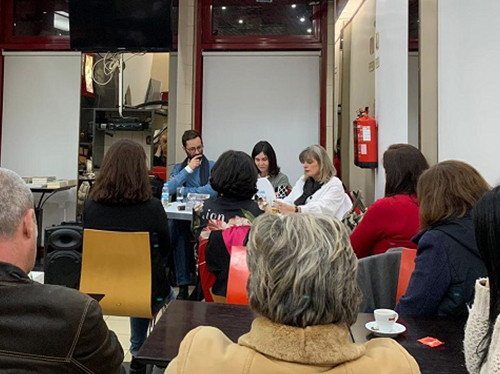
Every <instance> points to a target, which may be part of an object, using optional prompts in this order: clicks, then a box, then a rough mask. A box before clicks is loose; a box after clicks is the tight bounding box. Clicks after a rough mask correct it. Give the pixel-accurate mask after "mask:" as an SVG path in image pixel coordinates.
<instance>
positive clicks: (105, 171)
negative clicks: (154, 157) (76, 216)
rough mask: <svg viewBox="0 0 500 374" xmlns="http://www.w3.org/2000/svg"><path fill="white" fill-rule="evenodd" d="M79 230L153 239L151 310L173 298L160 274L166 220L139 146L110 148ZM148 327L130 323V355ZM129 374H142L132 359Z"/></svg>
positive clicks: (129, 143) (167, 247)
mask: <svg viewBox="0 0 500 374" xmlns="http://www.w3.org/2000/svg"><path fill="white" fill-rule="evenodd" d="M83 227H84V228H88V229H96V230H109V231H138V232H149V233H150V234H155V235H156V236H157V238H158V246H151V276H152V279H151V282H152V292H151V304H152V308H153V310H154V311H157V310H159V309H160V308H161V306H162V305H164V304H165V302H166V301H168V300H170V299H171V298H174V297H175V293H174V291H173V289H172V288H171V287H170V283H169V281H168V279H167V276H166V272H165V262H166V259H167V257H168V255H169V252H170V236H169V231H168V221H167V215H166V213H165V210H164V209H163V206H162V204H161V202H160V200H158V199H155V198H153V197H152V196H151V184H150V182H149V177H148V168H147V163H146V153H145V152H144V149H143V148H142V147H141V145H140V144H139V143H136V142H134V141H132V140H128V139H122V140H119V141H117V142H116V143H114V144H113V145H112V146H111V147H110V148H109V150H108V152H107V153H106V156H105V157H104V160H103V162H102V166H101V170H100V173H99V176H98V177H97V179H96V181H95V184H94V186H93V188H92V190H91V193H90V199H88V200H87V201H86V202H85V209H84V212H83ZM148 325H149V319H145V318H130V332H131V334H130V352H131V353H132V356H135V355H136V354H137V352H138V351H139V349H140V348H141V346H142V344H143V343H144V341H145V340H146V336H147V332H148ZM132 372H133V373H142V372H145V366H144V365H141V364H139V363H137V362H136V361H135V360H133V361H132V364H131V373H132Z"/></svg>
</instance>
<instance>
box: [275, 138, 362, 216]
mask: <svg viewBox="0 0 500 374" xmlns="http://www.w3.org/2000/svg"><path fill="white" fill-rule="evenodd" d="M299 160H300V162H301V163H302V165H303V166H304V175H303V176H302V177H300V178H299V180H298V181H297V183H295V186H294V187H293V189H292V192H291V193H290V195H288V196H287V197H286V198H284V199H283V200H277V201H276V205H277V206H278V211H279V212H280V213H285V214H286V213H317V214H328V215H331V216H334V217H335V218H337V219H339V220H340V219H342V217H343V216H344V214H346V213H347V211H348V210H349V209H350V208H351V206H352V203H351V200H350V199H349V196H347V194H346V193H345V191H344V187H343V186H342V182H341V181H340V179H338V178H337V177H336V176H335V175H336V173H337V171H336V170H335V167H334V166H333V163H332V161H331V160H330V157H328V154H327V153H326V150H325V149H324V148H323V147H321V146H320V145H312V146H310V147H307V148H306V149H304V150H303V151H302V152H301V153H300V155H299Z"/></svg>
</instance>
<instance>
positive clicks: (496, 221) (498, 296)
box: [464, 187, 500, 374]
mask: <svg viewBox="0 0 500 374" xmlns="http://www.w3.org/2000/svg"><path fill="white" fill-rule="evenodd" d="M472 219H473V221H474V226H475V231H476V242H477V247H478V249H479V253H481V257H482V258H483V260H484V264H485V265H486V270H487V271H488V278H482V279H478V280H477V281H476V294H475V298H474V305H472V308H471V309H470V311H469V318H468V320H467V325H466V327H465V340H464V352H465V363H466V366H467V370H468V371H469V373H471V374H472V373H499V372H500V347H499V346H498V345H499V343H500V320H499V319H498V315H499V314H500V269H499V268H498V265H500V251H499V248H500V187H496V188H494V189H493V190H492V191H490V192H486V193H485V194H484V195H483V197H482V198H481V199H480V200H479V201H478V202H477V204H476V206H475V207H474V209H473V211H472Z"/></svg>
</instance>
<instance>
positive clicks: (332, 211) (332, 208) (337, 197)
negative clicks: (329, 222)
mask: <svg viewBox="0 0 500 374" xmlns="http://www.w3.org/2000/svg"><path fill="white" fill-rule="evenodd" d="M305 181H306V179H305V177H304V176H302V177H300V178H299V180H298V181H297V183H295V186H293V189H292V192H291V193H290V195H288V196H287V197H285V198H284V199H283V200H282V201H283V202H284V203H286V204H290V205H294V201H295V200H297V199H298V198H299V197H300V196H302V193H303V192H304V184H305ZM351 207H352V202H351V199H349V196H347V194H346V193H345V191H344V187H343V186H342V182H341V181H340V179H339V178H337V177H332V179H330V180H329V181H328V182H327V183H325V184H324V185H323V186H322V187H321V188H320V189H319V190H317V191H316V192H315V193H314V194H312V195H311V196H309V197H308V198H307V200H306V203H305V205H301V206H300V210H301V211H302V213H316V214H328V215H332V216H334V217H335V218H337V219H339V220H341V219H342V218H343V217H344V215H345V214H346V213H347V212H348V211H349V209H351Z"/></svg>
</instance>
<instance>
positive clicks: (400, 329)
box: [365, 321, 406, 338]
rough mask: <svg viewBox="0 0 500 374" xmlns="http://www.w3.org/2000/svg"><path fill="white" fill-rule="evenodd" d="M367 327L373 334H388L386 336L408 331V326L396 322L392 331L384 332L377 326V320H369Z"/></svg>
mask: <svg viewBox="0 0 500 374" xmlns="http://www.w3.org/2000/svg"><path fill="white" fill-rule="evenodd" d="M365 327H366V328H367V330H369V331H370V332H371V333H372V334H373V335H376V336H386V337H389V338H390V337H394V336H398V335H399V334H401V333H403V332H405V331H406V327H404V326H403V325H401V324H400V323H395V324H394V328H393V329H392V331H390V332H382V331H380V330H379V329H378V327H377V322H375V321H372V322H368V323H367V324H366V325H365Z"/></svg>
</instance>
